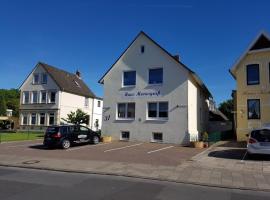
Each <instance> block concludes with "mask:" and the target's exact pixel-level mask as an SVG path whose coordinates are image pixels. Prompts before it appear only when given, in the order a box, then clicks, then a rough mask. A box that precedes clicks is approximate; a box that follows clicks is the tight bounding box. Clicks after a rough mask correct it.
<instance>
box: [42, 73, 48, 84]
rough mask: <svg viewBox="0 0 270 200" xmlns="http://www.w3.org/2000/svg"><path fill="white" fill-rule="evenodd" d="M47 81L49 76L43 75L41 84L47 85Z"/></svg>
mask: <svg viewBox="0 0 270 200" xmlns="http://www.w3.org/2000/svg"><path fill="white" fill-rule="evenodd" d="M47 79H48V77H47V74H46V73H43V74H42V78H41V83H42V84H47Z"/></svg>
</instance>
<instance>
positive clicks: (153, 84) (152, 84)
mask: <svg viewBox="0 0 270 200" xmlns="http://www.w3.org/2000/svg"><path fill="white" fill-rule="evenodd" d="M151 69H162V83H150V70H151ZM147 76H148V82H147V84H148V85H151V86H155V85H157V86H158V85H163V83H164V67H151V68H148V74H147Z"/></svg>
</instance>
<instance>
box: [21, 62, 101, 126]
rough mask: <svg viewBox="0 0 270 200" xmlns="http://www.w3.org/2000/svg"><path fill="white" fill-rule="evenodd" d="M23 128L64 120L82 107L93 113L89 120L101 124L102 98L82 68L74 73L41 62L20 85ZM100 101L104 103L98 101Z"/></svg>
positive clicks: (90, 113)
mask: <svg viewBox="0 0 270 200" xmlns="http://www.w3.org/2000/svg"><path fill="white" fill-rule="evenodd" d="M20 93H21V99H20V129H33V130H42V129H44V128H45V127H47V126H50V125H60V124H64V123H65V121H64V120H62V119H63V118H64V119H65V118H67V114H69V113H70V112H71V111H76V110H77V109H81V110H82V111H84V112H86V113H87V114H88V115H89V121H88V123H87V124H86V125H87V126H88V127H90V128H91V129H95V127H94V123H95V121H96V120H99V127H98V128H99V129H100V128H101V124H102V121H101V116H100V115H101V114H102V112H101V111H100V110H102V99H101V98H98V97H96V96H95V94H94V93H93V92H92V91H91V90H90V89H89V88H88V86H87V85H86V84H85V83H84V81H83V80H82V78H81V74H80V72H78V71H77V72H76V74H72V73H69V72H66V71H64V70H61V69H58V68H56V67H53V66H50V65H48V64H45V63H41V62H39V63H38V64H37V65H36V66H35V68H34V69H33V70H32V72H31V73H30V74H29V75H28V77H27V78H26V79H25V81H24V82H23V84H22V85H21V87H20ZM98 102H100V103H98Z"/></svg>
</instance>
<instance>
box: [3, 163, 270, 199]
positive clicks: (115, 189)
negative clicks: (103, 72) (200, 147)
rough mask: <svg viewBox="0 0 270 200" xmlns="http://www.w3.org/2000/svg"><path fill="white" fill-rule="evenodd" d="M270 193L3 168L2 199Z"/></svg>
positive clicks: (268, 195) (231, 196) (207, 196)
mask: <svg viewBox="0 0 270 200" xmlns="http://www.w3.org/2000/svg"><path fill="white" fill-rule="evenodd" d="M269 198H270V193H266V192H258V191H244V190H243V191H241V190H229V189H221V188H211V187H201V186H194V185H186V184H176V183H169V182H162V181H150V180H142V179H135V178H125V177H115V176H102V175H88V174H77V173H65V172H52V171H42V170H31V169H19V168H9V167H0V199H1V200H17V199H20V200H29V199H38V200H43V199H44V200H45V199H46V200H48V199H49V200H54V199H55V200H59V199H65V200H71V199H72V200H81V199H87V200H90V199H91V200H95V199H115V200H122V199H123V200H127V199H128V200H133V199H134V200H135V199H136V200H138V199H140V200H141V199H147V200H151V199H156V200H162V199H166V200H169V199H177V200H179V199H181V200H185V199H192V200H203V199H205V200H213V199H218V200H227V199H230V200H242V199H243V200H263V199H269Z"/></svg>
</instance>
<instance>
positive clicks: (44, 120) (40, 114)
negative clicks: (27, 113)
mask: <svg viewBox="0 0 270 200" xmlns="http://www.w3.org/2000/svg"><path fill="white" fill-rule="evenodd" d="M41 114H44V124H40V119H41ZM38 125H41V126H45V125H46V113H45V112H42V113H39V118H38Z"/></svg>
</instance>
